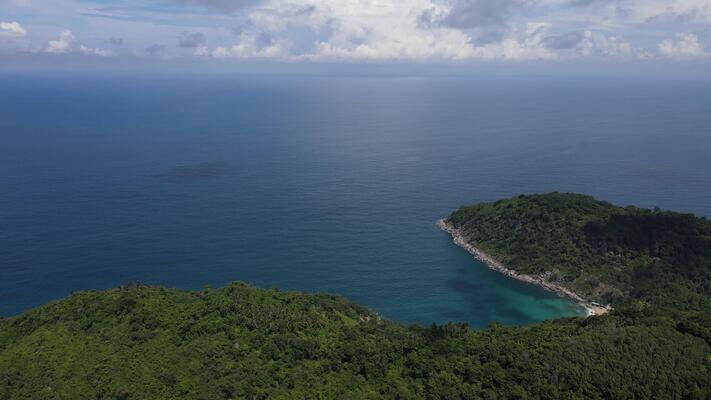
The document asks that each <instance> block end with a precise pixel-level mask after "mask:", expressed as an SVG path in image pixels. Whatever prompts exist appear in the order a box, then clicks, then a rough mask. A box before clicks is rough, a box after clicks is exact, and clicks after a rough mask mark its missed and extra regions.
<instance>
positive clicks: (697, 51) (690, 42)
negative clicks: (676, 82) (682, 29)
mask: <svg viewBox="0 0 711 400" xmlns="http://www.w3.org/2000/svg"><path fill="white" fill-rule="evenodd" d="M659 52H660V53H661V54H662V55H663V56H665V57H669V58H701V57H706V56H708V55H709V53H708V52H706V49H705V48H704V45H703V44H701V43H700V42H699V38H698V37H697V36H696V35H694V34H690V33H680V34H678V35H676V40H671V39H667V40H664V41H663V42H661V43H659Z"/></svg>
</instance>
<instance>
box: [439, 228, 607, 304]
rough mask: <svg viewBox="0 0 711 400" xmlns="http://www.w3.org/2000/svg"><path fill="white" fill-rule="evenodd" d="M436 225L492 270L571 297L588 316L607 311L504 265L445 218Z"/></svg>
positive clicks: (576, 295) (561, 288)
mask: <svg viewBox="0 0 711 400" xmlns="http://www.w3.org/2000/svg"><path fill="white" fill-rule="evenodd" d="M437 226H439V228H440V229H442V230H443V231H445V232H448V233H449V234H450V235H452V239H453V240H454V243H456V244H457V245H458V246H460V247H462V248H464V249H465V250H466V251H468V252H469V253H470V254H471V255H473V256H474V258H476V259H477V260H479V261H481V262H483V263H484V264H486V265H487V266H488V267H489V268H491V269H493V270H494V271H497V272H500V273H502V274H504V275H506V276H508V277H510V278H513V279H517V280H519V281H522V282H526V283H530V284H533V285H537V286H540V287H542V288H544V289H546V290H550V291H551V292H554V293H556V294H558V295H559V296H562V297H565V298H568V299H571V300H573V301H575V302H576V303H578V304H579V305H581V306H582V307H584V308H585V310H586V312H587V314H588V316H595V315H603V314H606V313H608V312H609V310H608V309H607V308H605V307H602V306H600V305H597V304H594V303H593V302H592V301H590V300H586V299H584V298H583V297H581V296H580V295H578V294H577V293H575V292H573V291H572V290H570V289H568V288H565V287H563V286H560V285H557V284H555V283H552V282H549V281H547V280H545V279H544V278H543V277H540V276H531V275H526V274H521V273H518V272H516V271H514V270H512V269H510V268H508V267H506V266H505V265H503V264H502V263H501V262H499V261H498V260H496V259H495V258H494V257H492V256H491V255H489V254H487V253H486V252H484V251H483V250H481V249H479V248H478V247H476V246H474V245H472V244H471V243H469V242H467V240H466V239H465V238H464V236H463V235H462V232H461V230H459V229H457V228H455V227H454V226H452V225H451V224H448V223H447V221H446V220H445V219H440V220H439V221H437Z"/></svg>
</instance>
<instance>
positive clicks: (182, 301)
mask: <svg viewBox="0 0 711 400" xmlns="http://www.w3.org/2000/svg"><path fill="white" fill-rule="evenodd" d="M708 327H709V321H708V317H707V316H705V315H703V314H700V313H687V314H684V315H678V316H671V315H667V314H658V313H651V312H649V311H631V310H629V311H626V312H623V313H619V314H617V315H608V316H603V317H599V318H589V319H576V318H571V319H563V320H558V321H551V322H546V323H541V324H536V325H532V326H528V327H502V326H499V325H492V326H491V327H490V328H488V329H485V330H481V331H473V330H470V329H469V328H468V327H466V326H465V325H461V324H448V325H443V326H432V327H428V328H422V327H417V326H412V327H406V326H403V325H400V324H397V323H393V322H389V321H383V320H380V319H379V318H378V316H377V315H376V314H374V313H372V312H370V311H368V310H366V309H364V308H362V307H360V306H357V305H354V304H351V303H348V302H347V301H346V300H344V299H341V298H338V297H333V296H326V295H307V294H300V293H285V292H279V291H273V290H270V291H267V290H260V289H254V288H251V287H248V286H246V285H243V284H239V283H235V284H232V285H230V286H228V287H226V288H224V289H220V290H211V291H204V292H201V293H193V292H185V291H180V290H174V289H164V288H159V287H149V286H141V285H131V286H126V287H122V288H119V289H114V290H108V291H104V292H85V293H77V294H74V295H72V296H71V297H70V298H68V299H65V300H62V301H59V302H55V303H51V304H49V305H46V306H43V307H40V308H38V309H35V310H32V311H29V312H27V313H25V314H23V315H21V316H19V317H14V318H10V319H4V320H1V321H0V399H178V398H180V399H230V398H232V399H237V398H246V399H267V398H268V399H295V398H297V399H298V398H310V399H318V398H322V399H381V398H389V399H397V398H400V399H534V398H545V399H611V398H615V399H680V398H708V396H710V395H711V386H710V383H711V379H709V378H710V377H711V374H710V372H709V368H711V347H710V345H709V330H708ZM693 396H696V397H693Z"/></svg>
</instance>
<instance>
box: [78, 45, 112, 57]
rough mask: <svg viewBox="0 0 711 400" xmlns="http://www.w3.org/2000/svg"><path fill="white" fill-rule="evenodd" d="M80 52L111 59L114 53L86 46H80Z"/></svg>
mask: <svg viewBox="0 0 711 400" xmlns="http://www.w3.org/2000/svg"><path fill="white" fill-rule="evenodd" d="M79 51H81V52H82V53H84V54H86V55H89V56H99V57H111V56H112V55H113V54H114V52H113V51H112V50H110V49H99V48H91V47H87V46H84V45H81V46H79Z"/></svg>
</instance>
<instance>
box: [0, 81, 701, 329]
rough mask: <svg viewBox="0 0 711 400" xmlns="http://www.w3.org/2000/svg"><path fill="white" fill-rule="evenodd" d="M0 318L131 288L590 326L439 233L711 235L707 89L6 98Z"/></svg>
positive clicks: (84, 85) (103, 86)
mask: <svg viewBox="0 0 711 400" xmlns="http://www.w3.org/2000/svg"><path fill="white" fill-rule="evenodd" d="M0 93H3V96H0V140H1V141H2V146H0V193H2V196H0V315H5V316H8V315H14V314H17V313H19V312H21V311H22V310H25V309H28V308H30V307H33V306H36V305H39V304H42V303H44V302H46V301H49V300H52V299H57V298H61V297H63V296H66V295H67V294H69V293H70V292H72V291H76V290H86V289H101V288H106V287H112V286H117V285H120V284H122V283H126V282H129V281H142V282H147V283H152V284H162V285H168V286H175V287H183V288H191V289H199V288H202V287H204V286H206V285H211V286H214V287H219V286H222V285H224V284H226V283H227V282H229V281H232V280H242V281H246V282H249V283H252V284H254V285H256V286H259V287H265V288H269V287H278V288H280V289H284V290H292V289H293V290H306V291H311V292H313V291H320V292H328V293H335V294H340V295H344V296H346V297H348V298H349V299H351V300H353V301H356V302H359V303H362V304H365V305H368V306H370V307H372V308H373V309H375V310H377V311H379V312H380V313H381V314H383V315H384V316H386V317H388V318H392V319H395V320H399V321H404V322H419V323H424V324H428V323H432V322H438V323H441V322H446V321H463V322H469V323H470V324H472V325H473V326H477V327H481V326H485V325H486V324H488V323H490V322H491V321H498V322H501V323H506V324H526V323H531V322H534V321H539V320H543V319H548V318H555V317H558V316H561V315H574V314H576V313H579V312H580V309H579V308H577V307H575V306H574V305H572V304H571V303H569V302H567V301H566V300H563V299H560V298H558V297H556V296H555V295H553V294H551V293H548V292H545V291H543V290H542V289H539V288H536V287H533V286H530V285H526V284H523V283H520V282H517V281H514V280H511V279H508V278H505V277H503V276H501V275H500V274H497V273H495V272H493V271H491V270H489V269H488V268H486V267H485V266H484V265H482V264H481V263H479V262H477V261H475V260H473V259H472V258H471V257H470V256H469V255H468V254H467V253H466V252H465V251H464V250H462V249H460V248H458V247H457V246H456V245H454V243H452V241H451V239H450V237H449V236H448V235H447V234H446V233H444V232H441V231H439V230H438V229H437V227H436V226H435V222H436V220H437V219H438V218H441V217H443V216H445V215H447V214H448V213H449V212H451V211H452V210H454V209H456V208H457V207H459V206H460V205H464V204H468V203H475V202H480V201H488V200H494V199H499V198H504V197H509V196H512V195H517V194H520V193H532V192H548V191H574V192H581V193H587V194H591V195H595V196H597V197H600V198H604V199H607V200H610V201H613V202H616V203H619V204H623V205H626V204H636V205H639V206H645V207H655V206H658V207H661V208H667V209H674V210H679V211H688V212H695V213H698V214H701V215H707V216H708V215H711V201H709V199H711V177H710V176H709V175H710V171H711V159H710V158H709V157H708V154H709V150H711V86H709V84H708V83H704V82H668V83H663V82H652V81H634V80H632V81H630V80H627V81H621V80H614V79H606V80H603V79H597V80H589V81H586V82H585V83H581V82H579V81H575V80H560V79H545V78H536V79H523V78H497V79H424V78H400V79H395V78H250V79H246V78H230V77H213V78H198V77H195V76H163V77H157V76H139V77H116V76H111V77H109V76H93V77H79V76H68V75H64V76H44V77H43V76H24V77H22V76H6V77H2V78H0Z"/></svg>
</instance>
